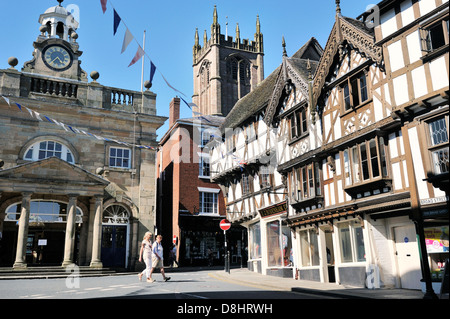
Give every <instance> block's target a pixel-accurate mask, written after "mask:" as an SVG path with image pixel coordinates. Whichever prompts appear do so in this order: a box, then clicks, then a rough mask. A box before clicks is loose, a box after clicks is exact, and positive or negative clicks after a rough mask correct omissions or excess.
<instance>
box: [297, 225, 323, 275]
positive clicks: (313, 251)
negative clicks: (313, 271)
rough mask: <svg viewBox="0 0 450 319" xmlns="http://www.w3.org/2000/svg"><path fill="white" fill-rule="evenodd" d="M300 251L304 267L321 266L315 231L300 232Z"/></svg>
mask: <svg viewBox="0 0 450 319" xmlns="http://www.w3.org/2000/svg"><path fill="white" fill-rule="evenodd" d="M300 249H301V260H302V261H301V263H302V266H303V267H308V266H319V263H320V260H319V242H318V239H317V233H316V231H315V230H314V229H309V230H305V231H301V232H300Z"/></svg>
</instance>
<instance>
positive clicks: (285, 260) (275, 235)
mask: <svg viewBox="0 0 450 319" xmlns="http://www.w3.org/2000/svg"><path fill="white" fill-rule="evenodd" d="M266 231H267V261H268V266H269V267H286V266H289V265H291V264H292V260H291V249H292V243H291V236H290V228H289V227H286V226H282V225H281V221H280V220H275V221H273V222H270V223H267V227H266Z"/></svg>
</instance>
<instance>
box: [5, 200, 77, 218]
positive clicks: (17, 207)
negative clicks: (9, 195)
mask: <svg viewBox="0 0 450 319" xmlns="http://www.w3.org/2000/svg"><path fill="white" fill-rule="evenodd" d="M21 210H22V205H21V204H14V205H11V206H9V207H8V208H7V209H6V216H5V221H7V222H8V221H18V220H19V219H20V212H21ZM82 216H83V212H82V210H81V209H80V208H79V207H77V209H76V217H75V222H76V223H78V224H79V223H82V222H83V220H82ZM66 221H67V204H66V203H62V202H55V201H42V200H33V201H31V203H30V219H29V222H30V223H31V224H33V223H35V224H36V223H65V222H66Z"/></svg>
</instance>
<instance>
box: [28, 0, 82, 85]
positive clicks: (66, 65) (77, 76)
mask: <svg viewBox="0 0 450 319" xmlns="http://www.w3.org/2000/svg"><path fill="white" fill-rule="evenodd" d="M58 2H59V5H56V6H54V7H51V8H48V9H47V10H46V11H45V12H44V13H43V14H41V15H40V17H39V23H40V24H41V26H40V27H39V31H40V35H39V36H38V38H37V39H36V41H35V42H34V43H33V46H34V52H33V59H32V60H31V61H28V62H26V63H25V64H24V66H23V69H22V71H24V72H29V73H35V74H41V75H49V76H54V77H59V78H67V79H71V80H78V81H87V75H86V72H84V71H83V70H82V69H81V66H80V65H81V61H80V60H79V58H80V56H81V54H82V53H83V52H82V51H80V50H79V45H78V43H77V39H78V34H77V33H76V30H77V29H78V24H79V23H78V21H77V20H76V19H75V17H74V16H73V15H72V14H71V13H70V12H69V11H68V10H67V9H66V8H64V7H63V6H62V5H61V3H62V2H63V0H58Z"/></svg>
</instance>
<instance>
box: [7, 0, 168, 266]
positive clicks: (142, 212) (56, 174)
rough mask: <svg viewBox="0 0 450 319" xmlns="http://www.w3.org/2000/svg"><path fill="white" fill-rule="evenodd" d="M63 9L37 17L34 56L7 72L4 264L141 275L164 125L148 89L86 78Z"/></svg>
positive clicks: (94, 74)
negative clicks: (118, 270) (142, 245)
mask: <svg viewBox="0 0 450 319" xmlns="http://www.w3.org/2000/svg"><path fill="white" fill-rule="evenodd" d="M61 2H62V1H60V4H59V5H56V6H54V7H51V8H49V9H47V10H46V11H45V12H44V13H43V14H41V15H40V17H39V23H40V27H39V32H40V34H39V35H38V37H37V39H36V41H35V42H34V43H33V47H34V52H33V58H32V59H31V60H30V61H28V62H25V63H24V65H23V67H22V69H21V71H19V70H17V69H16V68H15V66H16V65H17V64H18V61H17V59H15V58H10V60H9V64H10V66H11V67H10V68H8V69H3V70H0V95H1V97H2V98H1V99H0V110H1V112H0V136H1V137H0V163H1V164H0V166H1V167H0V234H1V236H0V265H2V266H13V267H14V268H25V267H27V266H30V265H63V266H67V265H72V264H74V263H75V264H77V265H80V266H83V265H85V266H89V265H90V266H91V267H120V268H128V269H134V267H135V264H136V260H137V258H138V256H137V255H138V251H139V250H138V249H139V247H138V243H139V241H140V240H141V239H142V237H143V234H144V233H145V232H146V231H147V230H151V231H153V230H154V221H155V206H156V201H155V198H156V189H155V155H156V147H157V143H156V130H157V129H158V128H159V127H160V126H161V125H163V123H164V121H165V120H166V118H164V117H159V116H157V115H156V94H154V93H152V92H151V91H149V90H148V89H147V90H146V91H144V92H136V91H131V90H124V89H120V88H113V87H107V86H104V85H101V84H100V83H99V82H98V81H97V80H98V78H99V74H98V72H95V71H94V72H92V73H91V74H90V75H91V78H92V79H93V81H91V82H89V81H88V77H87V73H86V72H85V71H84V70H83V69H82V68H81V66H80V64H81V60H80V57H81V55H82V51H80V49H79V43H78V42H77V40H78V35H77V33H76V30H77V27H78V22H77V21H76V20H75V19H74V17H73V16H72V15H71V14H70V13H69V12H68V11H67V10H66V9H65V8H64V7H63V6H62V5H61Z"/></svg>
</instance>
